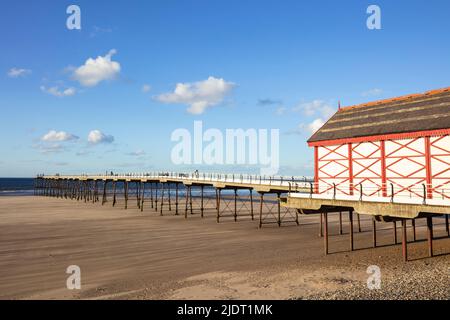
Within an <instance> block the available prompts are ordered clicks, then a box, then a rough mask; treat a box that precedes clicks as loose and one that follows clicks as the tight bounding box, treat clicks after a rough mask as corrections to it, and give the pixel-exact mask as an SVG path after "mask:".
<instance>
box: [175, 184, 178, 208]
mask: <svg viewBox="0 0 450 320" xmlns="http://www.w3.org/2000/svg"><path fill="white" fill-rule="evenodd" d="M175 215H176V216H177V215H178V183H176V184H175Z"/></svg>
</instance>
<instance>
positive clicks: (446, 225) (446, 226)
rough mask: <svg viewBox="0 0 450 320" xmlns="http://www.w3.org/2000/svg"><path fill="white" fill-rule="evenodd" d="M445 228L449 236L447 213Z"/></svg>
mask: <svg viewBox="0 0 450 320" xmlns="http://www.w3.org/2000/svg"><path fill="white" fill-rule="evenodd" d="M445 230H447V236H449V237H450V230H449V226H448V214H446V215H445Z"/></svg>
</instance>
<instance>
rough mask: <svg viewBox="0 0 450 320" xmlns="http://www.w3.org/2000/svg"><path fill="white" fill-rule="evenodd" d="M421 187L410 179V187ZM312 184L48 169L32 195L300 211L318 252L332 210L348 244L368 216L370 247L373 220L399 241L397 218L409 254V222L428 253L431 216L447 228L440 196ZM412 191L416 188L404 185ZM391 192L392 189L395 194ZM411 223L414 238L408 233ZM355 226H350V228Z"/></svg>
mask: <svg viewBox="0 0 450 320" xmlns="http://www.w3.org/2000/svg"><path fill="white" fill-rule="evenodd" d="M419 187H420V188H422V187H421V186H417V188H419ZM316 190H317V186H316V185H315V183H314V182H313V180H312V179H309V178H306V177H265V176H258V175H245V174H241V175H239V174H212V173H205V174H195V173H145V174H122V175H119V174H115V175H87V174H83V175H52V176H38V177H37V178H36V179H35V190H34V193H35V195H36V196H49V197H56V198H61V199H71V200H74V201H84V202H92V203H97V202H99V203H101V205H102V206H103V205H106V204H107V203H110V204H111V205H112V206H113V207H115V206H118V205H119V200H120V205H122V206H123V208H124V209H128V208H129V206H130V205H131V204H133V203H134V204H135V205H133V207H135V208H137V209H138V210H140V211H141V212H144V211H145V210H148V211H153V212H155V213H157V214H159V215H163V214H167V212H169V213H172V214H173V215H180V216H182V217H184V218H185V219H188V218H189V217H190V216H193V215H199V216H200V217H201V218H204V217H205V216H206V215H208V216H211V215H214V217H215V219H216V221H217V223H220V222H221V221H223V220H227V221H234V222H239V221H241V220H244V219H249V220H256V221H258V225H259V228H262V227H263V226H264V225H269V224H274V225H277V226H278V227H281V226H282V225H293V226H295V225H297V226H298V225H299V224H300V222H299V216H302V215H315V216H317V220H318V221H317V224H318V229H319V237H321V238H323V241H324V253H325V254H330V253H332V252H331V251H330V246H329V244H330V241H329V237H330V231H329V223H328V221H329V219H330V218H329V216H330V215H331V214H334V215H337V216H338V224H339V233H338V234H339V235H343V234H344V232H343V228H344V226H345V223H346V222H347V223H348V236H349V250H350V251H353V250H354V249H355V243H354V233H355V232H362V229H361V216H370V217H371V219H372V239H373V247H374V248H375V247H377V245H378V244H377V224H379V223H390V224H392V228H393V245H397V244H398V243H399V241H398V237H397V230H398V226H397V223H399V224H401V241H400V242H401V244H402V254H403V259H404V260H405V261H407V260H408V253H407V243H408V242H411V241H413V242H415V241H416V240H417V236H416V221H417V220H418V219H425V220H426V226H427V243H428V254H429V256H430V257H431V256H433V240H434V239H435V236H434V235H433V218H444V219H442V221H444V223H445V230H446V234H447V236H450V231H449V219H448V217H449V214H448V213H449V212H450V203H448V200H447V199H444V200H441V199H427V197H426V193H425V196H424V197H423V198H420V197H417V196H415V197H412V196H410V197H407V196H404V195H402V196H399V195H396V196H395V197H394V196H392V197H379V198H376V197H373V196H371V197H367V198H366V197H365V196H364V195H365V194H366V193H367V192H368V190H367V189H363V188H361V189H360V190H361V192H360V193H359V194H358V193H355V194H353V195H351V196H349V195H346V194H344V193H342V192H339V190H338V189H337V188H331V189H330V190H329V191H327V192H323V193H321V194H318V193H317V192H316ZM411 192H412V193H414V194H416V192H415V191H414V192H413V191H411ZM394 194H395V193H393V195H394ZM407 223H410V225H411V228H412V232H413V239H412V240H411V239H408V237H407ZM355 225H356V227H355Z"/></svg>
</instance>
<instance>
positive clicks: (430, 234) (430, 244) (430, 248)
mask: <svg viewBox="0 0 450 320" xmlns="http://www.w3.org/2000/svg"><path fill="white" fill-rule="evenodd" d="M427 235H428V256H429V257H432V256H433V218H432V217H427Z"/></svg>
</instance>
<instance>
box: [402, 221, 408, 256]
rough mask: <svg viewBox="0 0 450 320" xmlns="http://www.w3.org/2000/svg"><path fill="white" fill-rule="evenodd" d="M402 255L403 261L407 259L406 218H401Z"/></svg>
mask: <svg viewBox="0 0 450 320" xmlns="http://www.w3.org/2000/svg"><path fill="white" fill-rule="evenodd" d="M402 255H403V261H405V262H406V261H408V238H407V233H406V219H402Z"/></svg>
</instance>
